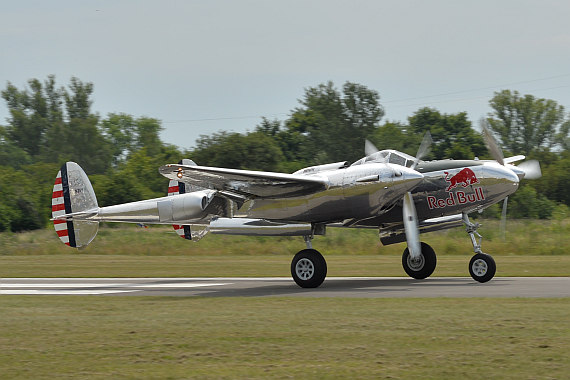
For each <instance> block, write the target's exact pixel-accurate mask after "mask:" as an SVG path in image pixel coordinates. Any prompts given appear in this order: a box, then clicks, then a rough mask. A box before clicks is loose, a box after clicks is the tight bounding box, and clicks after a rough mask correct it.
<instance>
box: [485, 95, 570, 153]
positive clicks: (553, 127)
mask: <svg viewBox="0 0 570 380" xmlns="http://www.w3.org/2000/svg"><path fill="white" fill-rule="evenodd" d="M489 103H490V105H491V108H493V113H491V114H490V117H489V118H488V119H487V120H488V122H489V126H490V128H491V129H492V130H493V131H494V132H495V133H496V134H497V135H498V137H499V139H500V140H501V143H502V145H503V146H504V147H505V148H506V149H508V150H509V151H510V152H511V153H513V154H519V153H520V154H525V155H529V154H530V153H531V152H533V151H535V150H537V149H540V148H547V149H553V148H555V147H560V146H562V147H564V146H565V145H567V144H568V132H569V129H570V126H569V125H568V123H569V122H568V121H567V122H564V107H562V106H561V105H559V104H558V103H556V102H555V101H554V100H550V99H538V98H535V97H534V96H532V95H523V96H521V95H520V94H519V92H518V91H514V92H511V91H510V90H503V91H500V92H495V96H494V97H493V98H492V99H491V101H490V102H489Z"/></svg>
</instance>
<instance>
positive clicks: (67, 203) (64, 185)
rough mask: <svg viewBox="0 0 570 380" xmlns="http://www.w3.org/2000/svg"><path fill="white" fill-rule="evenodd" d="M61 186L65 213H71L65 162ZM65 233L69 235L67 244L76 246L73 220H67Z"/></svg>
mask: <svg viewBox="0 0 570 380" xmlns="http://www.w3.org/2000/svg"><path fill="white" fill-rule="evenodd" d="M61 186H62V188H63V203H64V205H65V213H66V214H71V213H72V212H73V211H72V210H71V197H70V194H69V177H68V175H67V164H63V166H62V167H61ZM67 233H68V235H69V246H70V247H77V243H76V242H75V230H74V228H73V222H72V221H71V220H68V221H67Z"/></svg>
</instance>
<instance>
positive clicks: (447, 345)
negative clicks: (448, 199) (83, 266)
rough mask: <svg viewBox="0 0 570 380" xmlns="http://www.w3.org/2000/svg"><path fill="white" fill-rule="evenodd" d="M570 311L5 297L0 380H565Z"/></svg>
mask: <svg viewBox="0 0 570 380" xmlns="http://www.w3.org/2000/svg"><path fill="white" fill-rule="evenodd" d="M569 313H570V299H429V300H428V299H336V298H335V299H332V298H322V299H315V298H311V299H299V298H213V299H212V298H178V297H169V298H166V297H164V298H161V297H64V296H60V297H51V296H50V297H46V296H27V297H22V296H19V297H16V296H3V297H2V302H1V303H0V315H2V318H1V319H0V326H1V328H2V329H1V331H2V334H0V374H1V375H0V377H2V378H10V379H12V378H16V379H18V378H26V379H27V378H33V379H54V378H57V379H66V378H70V379H71V378H72V379H82V378H90V379H108V378H113V379H134V378H161V379H169V378H170V379H175V378H176V379H178V378H200V379H208V378H211V379H224V378H225V379H233V378H257V379H266V378H279V379H282V378H310V379H314V378H316V379H318V378H333V379H334V378H337V379H346V378H359V379H382V378H385V379H457V378H465V379H480V378H482V377H484V378H488V379H498V378H512V379H531V378H532V379H562V378H566V377H567V376H568V373H570V356H569V353H568V347H569V346H570V326H569V322H568V315H569Z"/></svg>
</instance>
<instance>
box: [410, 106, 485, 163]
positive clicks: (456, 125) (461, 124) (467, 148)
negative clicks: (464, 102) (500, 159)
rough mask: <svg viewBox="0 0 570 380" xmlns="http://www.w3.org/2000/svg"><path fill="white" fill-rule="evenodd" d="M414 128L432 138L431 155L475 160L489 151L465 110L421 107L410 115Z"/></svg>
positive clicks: (435, 157)
mask: <svg viewBox="0 0 570 380" xmlns="http://www.w3.org/2000/svg"><path fill="white" fill-rule="evenodd" d="M408 123H409V125H410V128H411V131H412V132H414V133H417V134H419V135H421V136H423V135H424V134H425V133H426V132H427V131H430V133H431V136H432V138H433V146H432V149H431V158H434V159H438V160H440V159H445V158H454V159H473V157H475V156H477V157H480V156H482V155H484V154H486V153H487V149H486V148H485V143H484V142H483V138H482V137H481V135H479V134H478V133H476V132H475V130H474V129H473V127H472V125H471V122H470V121H469V119H467V114H466V113H465V112H460V113H457V114H441V113H440V112H439V111H438V110H436V109H433V108H428V107H425V108H421V109H419V110H418V111H416V112H415V113H414V114H413V115H412V116H410V117H409V118H408Z"/></svg>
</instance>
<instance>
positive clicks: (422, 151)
mask: <svg viewBox="0 0 570 380" xmlns="http://www.w3.org/2000/svg"><path fill="white" fill-rule="evenodd" d="M432 143H433V139H432V138H431V133H430V132H429V131H427V132H426V134H425V135H424V138H423V140H422V143H421V144H420V147H419V148H418V153H416V159H415V160H414V163H413V164H412V166H411V168H412V169H415V168H416V166H418V163H419V162H420V160H421V159H422V158H423V157H425V156H426V155H428V154H429V151H430V150H431V144H432Z"/></svg>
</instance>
